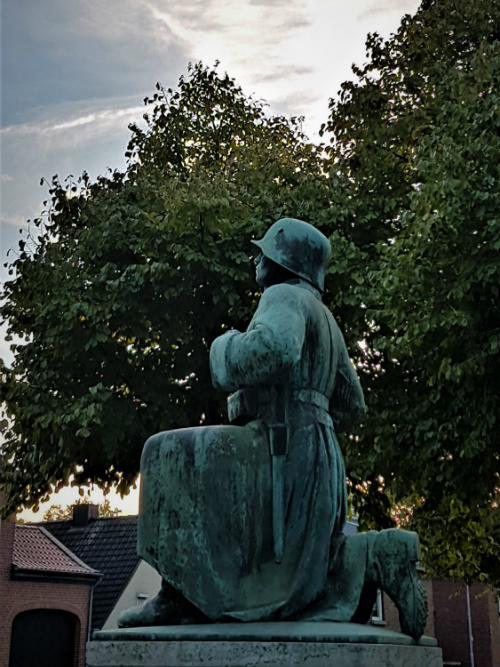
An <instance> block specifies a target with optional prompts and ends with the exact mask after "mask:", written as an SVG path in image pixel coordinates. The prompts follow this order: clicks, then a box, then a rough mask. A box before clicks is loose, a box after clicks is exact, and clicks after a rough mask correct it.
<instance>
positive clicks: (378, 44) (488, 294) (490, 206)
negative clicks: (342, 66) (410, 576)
mask: <svg viewBox="0 0 500 667" xmlns="http://www.w3.org/2000/svg"><path fill="white" fill-rule="evenodd" d="M499 39H500V3H499V2H498V1H497V0H480V1H479V2H476V3H473V4H472V3H468V2H466V1H465V0H426V1H424V2H423V3H422V6H421V8H420V10H419V11H418V12H417V14H416V15H415V16H414V17H409V16H407V17H405V19H404V20H403V22H402V25H401V28H400V29H399V31H398V33H397V34H396V35H394V36H393V37H392V38H391V39H390V40H388V41H386V42H384V41H383V40H381V39H380V37H378V36H377V35H373V36H371V37H370V38H369V40H368V43H367V46H368V50H369V56H370V60H369V62H368V64H367V65H366V66H365V67H364V68H362V69H356V70H355V72H356V74H357V75H358V81H357V82H354V83H353V82H348V83H346V84H344V85H343V87H342V91H341V95H340V99H339V100H338V101H336V102H332V106H331V117H330V120H329V123H328V124H327V125H326V126H325V128H324V129H325V130H329V131H331V132H332V133H333V138H334V142H333V143H332V145H331V148H330V161H331V169H332V170H333V171H335V174H336V176H337V187H338V200H339V201H342V202H345V204H344V209H343V211H342V212H343V214H344V216H345V219H346V223H347V222H349V221H350V230H349V224H345V223H344V224H343V225H341V226H342V228H343V229H345V230H348V233H347V234H346V235H345V236H344V237H343V241H342V242H343V245H344V246H347V247H349V244H351V246H352V251H351V256H352V259H351V260H350V262H349V263H348V264H346V265H345V268H343V267H342V268H341V275H340V277H339V283H340V284H342V279H343V278H344V272H351V273H352V271H353V270H354V271H356V272H357V274H358V276H359V283H360V285H359V287H358V288H356V291H355V295H354V298H353V294H352V293H351V294H349V293H347V292H345V291H344V290H341V291H339V292H338V293H337V295H336V296H335V299H334V301H335V302H336V304H337V305H338V306H340V307H343V306H344V302H345V299H346V295H347V299H349V301H350V302H354V304H353V305H354V306H355V308H354V309H353V312H350V313H349V318H348V320H347V321H348V322H349V323H351V322H352V323H353V329H354V331H355V335H356V337H357V338H358V340H360V332H361V331H362V327H363V326H364V327H365V330H364V334H363V340H364V341H365V344H366V355H365V359H364V361H361V360H360V371H361V372H362V375H363V384H364V386H365V389H366V394H367V397H368V404H369V410H370V412H369V415H368V417H367V419H366V421H365V423H364V424H363V428H362V429H361V430H360V432H359V437H358V438H357V439H351V440H349V441H348V442H347V443H346V446H347V463H348V473H349V475H350V477H351V480H352V481H353V485H354V487H356V485H357V486H358V489H357V490H358V493H357V494H355V498H354V502H355V505H356V506H357V508H358V509H359V510H360V511H361V513H362V516H364V517H365V521H364V524H365V526H369V525H370V522H373V521H374V520H375V523H376V524H377V525H381V524H383V523H384V521H388V520H389V519H390V517H391V512H393V511H394V510H393V508H394V503H397V502H399V503H401V502H403V503H406V505H407V506H408V505H409V506H410V508H411V512H410V513H409V514H408V515H407V518H406V521H407V522H408V526H409V527H414V528H416V529H418V530H419V533H420V535H421V537H422V538H423V543H424V547H425V550H426V553H427V563H428V565H429V566H430V568H431V572H433V573H435V574H438V575H441V576H443V575H444V576H452V577H456V578H462V579H465V580H467V581H472V580H474V579H475V580H478V579H479V580H484V581H489V582H490V583H491V584H493V585H496V586H498V584H499V582H500V516H499V514H500V512H499V510H498V493H499V487H500V483H499V472H500V460H499V456H500V438H499V435H498V424H497V422H498V415H499V407H500V385H499V382H498V378H499V377H500V364H499V350H500V338H499V333H500V328H499V327H500V311H499V308H498V285H499V275H500V259H499V254H498V250H499V249H500V224H499V221H498V220H499V219H498V210H499V208H500V198H499V197H500V189H499V179H498V164H499V158H500V114H499V111H498V110H499V108H500V104H499V103H500V97H499V94H498V90H499V83H500V41H499ZM357 258H359V261H358V262H357V263H356V260H357ZM336 270H337V269H336ZM361 304H363V305H364V306H365V309H364V316H363V317H361V318H360V317H359V312H360V310H359V306H360V305H361ZM356 313H358V316H357V315H356ZM362 481H365V482H366V481H368V483H367V484H366V483H365V484H364V485H363V484H361V482H362ZM377 516H378V518H376V517H377ZM384 517H385V519H384Z"/></svg>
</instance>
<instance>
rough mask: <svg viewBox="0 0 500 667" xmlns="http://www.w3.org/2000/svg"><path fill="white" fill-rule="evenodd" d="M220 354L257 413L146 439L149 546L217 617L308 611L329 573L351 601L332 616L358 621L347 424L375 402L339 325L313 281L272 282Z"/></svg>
mask: <svg viewBox="0 0 500 667" xmlns="http://www.w3.org/2000/svg"><path fill="white" fill-rule="evenodd" d="M210 362H211V371H212V378H213V382H214V385H215V386H216V387H218V388H220V389H223V390H226V391H228V392H238V394H237V396H236V397H235V398H236V399H238V400H239V399H240V398H241V403H242V405H243V404H245V402H246V401H247V399H248V401H247V402H248V404H249V405H250V406H251V407H250V409H249V412H250V413H252V412H253V413H254V414H249V415H247V417H246V418H245V414H244V410H243V413H242V414H241V415H239V414H238V409H236V414H235V416H236V417H239V423H244V425H241V426H236V425H232V426H218V427H217V426H216V427H203V428H192V429H181V430H178V431H169V432H166V433H160V434H158V435H156V436H153V437H152V438H150V439H149V440H148V442H147V444H146V447H145V450H144V454H143V458H142V462H141V474H142V490H141V515H140V521H139V555H140V556H142V558H144V559H145V560H146V561H147V562H149V563H150V564H151V565H152V566H153V567H154V568H156V569H157V570H158V571H159V572H160V574H161V575H162V577H164V578H165V579H166V580H167V581H168V582H169V583H170V584H172V585H173V586H174V587H175V588H177V589H178V590H179V591H181V592H182V593H183V594H184V595H185V596H186V597H187V598H188V599H189V600H190V601H191V602H193V603H194V604H195V605H196V606H197V607H199V609H201V610H202V611H203V612H204V613H205V614H206V615H207V616H208V617H209V618H211V619H213V620H220V619H223V618H236V619H240V620H245V621H258V620H280V619H287V618H296V617H299V616H300V614H301V613H303V612H304V611H307V608H308V607H309V606H310V605H311V603H313V602H314V601H316V600H319V599H321V598H322V597H323V598H324V595H325V593H327V586H328V581H329V579H330V582H331V583H333V584H334V585H333V588H332V586H331V585H330V590H329V596H330V598H331V596H332V593H333V595H334V597H335V595H337V597H339V599H338V600H335V599H334V600H333V602H332V601H331V600H330V602H329V606H330V608H332V609H333V608H338V610H339V611H337V612H335V611H331V612H330V614H329V615H328V614H327V615H326V617H328V618H331V619H332V620H350V618H351V616H352V614H353V612H354V610H355V608H356V604H357V600H358V598H359V595H360V592H361V587H362V581H363V576H364V571H361V572H359V576H358V577H357V578H356V577H355V578H354V579H353V580H352V584H351V585H350V590H349V591H347V592H345V591H344V592H342V591H341V590H340V588H339V585H338V582H337V584H335V581H334V580H335V572H334V570H335V562H336V557H337V561H338V557H339V556H338V554H342V553H343V552H344V551H345V550H346V547H345V543H344V542H343V541H342V539H341V531H342V527H343V525H344V523H345V520H346V484H345V470H344V463H343V459H342V454H341V452H340V448H339V445H338V442H337V438H336V435H335V428H337V430H338V429H343V428H345V427H346V426H347V425H348V423H349V422H350V421H351V420H352V419H354V418H356V416H357V415H358V413H359V412H360V411H361V410H362V409H363V408H364V401H363V394H362V391H361V388H360V385H359V382H358V379H357V377H356V373H355V371H354V369H353V367H352V364H351V362H350V360H349V357H348V354H347V350H346V347H345V343H344V340H343V337H342V335H341V333H340V331H339V328H338V326H337V324H336V323H335V321H334V319H333V317H332V315H331V313H330V312H329V311H328V309H327V308H326V307H325V306H324V305H323V303H322V302H321V297H320V294H319V292H318V291H317V290H316V289H315V288H313V287H312V286H310V285H309V284H308V283H307V282H305V281H303V280H299V279H297V280H293V281H289V282H287V283H282V284H279V285H274V286H272V287H269V288H268V289H266V290H265V292H264V294H263V296H262V298H261V300H260V303H259V306H258V309H257V311H256V313H255V316H254V318H253V319H252V322H251V323H250V325H249V327H248V329H247V331H246V332H245V333H239V332H235V331H231V332H228V333H227V334H225V335H224V336H221V337H220V338H218V339H217V340H216V341H215V342H214V343H213V345H212V348H211V352H210ZM277 387H282V388H284V391H285V392H286V397H287V400H286V420H287V422H288V424H289V436H288V447H289V449H288V456H287V459H286V465H285V548H284V557H283V562H282V563H281V564H277V563H276V562H275V557H274V549H273V526H272V480H271V455H270V451H269V438H268V434H269V429H268V427H269V425H270V424H272V423H273V421H275V419H276V415H275V405H274V400H275V397H276V391H277V390H276V388H277ZM233 400H234V399H233ZM353 544H354V543H353ZM341 560H342V558H341ZM338 565H339V567H340V568H341V567H342V563H341V562H340V561H338ZM329 570H330V571H329ZM332 576H333V580H332ZM335 586H337V588H335ZM337 589H338V593H337V594H335V592H334V591H335V590H337ZM342 598H343V599H342ZM347 598H350V599H349V600H348V599H347Z"/></svg>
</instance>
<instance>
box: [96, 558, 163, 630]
mask: <svg viewBox="0 0 500 667" xmlns="http://www.w3.org/2000/svg"><path fill="white" fill-rule="evenodd" d="M160 586H161V576H160V575H159V574H158V572H156V570H154V569H153V568H152V567H151V565H148V564H147V563H146V562H145V561H143V560H141V561H140V562H139V566H138V567H137V570H136V571H135V573H134V575H133V576H132V578H131V580H130V582H129V584H128V586H127V588H126V589H125V590H124V591H123V593H122V595H121V596H120V598H119V600H118V602H117V603H116V605H115V607H114V608H113V611H112V612H111V614H110V615H109V616H108V618H107V620H106V623H105V624H104V625H103V628H102V629H103V630H112V629H115V628H116V627H118V626H117V620H118V616H119V615H120V612H122V611H124V610H125V609H128V608H129V607H135V606H136V605H137V604H142V603H143V601H145V600H141V601H140V600H139V598H138V597H137V596H138V595H140V594H142V595H147V596H148V597H147V598H146V599H150V598H152V597H154V596H155V595H156V594H157V593H158V591H159V590H160Z"/></svg>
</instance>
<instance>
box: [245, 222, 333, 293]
mask: <svg viewBox="0 0 500 667" xmlns="http://www.w3.org/2000/svg"><path fill="white" fill-rule="evenodd" d="M252 243H253V244H255V245H256V246H257V247H258V248H260V250H261V251H262V253H263V254H264V255H265V256H266V257H269V259H272V261H273V262H276V264H279V266H282V267H283V268H285V269H288V270H289V271H291V272H292V273H295V274H296V275H297V276H300V278H303V279H304V280H307V282H309V283H311V285H314V287H316V288H317V289H319V290H320V291H321V292H323V290H324V288H325V270H326V267H327V264H328V260H329V258H330V251H331V248H330V241H329V240H328V239H327V238H326V236H325V235H324V234H322V233H321V232H320V231H319V230H318V229H316V227H313V226H312V225H310V224H309V223H308V222H303V221H302V220H296V219H295V218H282V219H281V220H278V222H275V223H274V225H271V227H269V229H268V230H267V232H266V234H265V236H264V238H263V239H261V240H260V241H252Z"/></svg>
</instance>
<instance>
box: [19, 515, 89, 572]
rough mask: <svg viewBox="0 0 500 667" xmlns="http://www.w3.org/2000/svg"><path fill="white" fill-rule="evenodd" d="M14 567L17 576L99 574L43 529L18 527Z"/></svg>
mask: <svg viewBox="0 0 500 667" xmlns="http://www.w3.org/2000/svg"><path fill="white" fill-rule="evenodd" d="M12 564H13V565H14V571H15V573H16V574H17V573H19V572H20V571H22V572H23V574H30V573H31V574H35V573H37V574H39V575H40V574H47V575H49V574H73V575H81V576H95V575H97V574H98V573H97V572H96V571H95V570H94V569H93V568H91V567H89V566H88V565H86V564H85V563H84V562H83V561H81V560H80V559H79V558H78V556H76V555H75V554H73V553H71V551H70V550H69V549H67V548H66V547H65V546H64V544H61V542H59V540H57V539H56V538H55V537H54V536H53V535H51V534H50V533H49V532H47V531H46V530H45V529H44V528H42V527H41V526H24V525H19V524H16V526H15V532H14V550H13V554H12Z"/></svg>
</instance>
